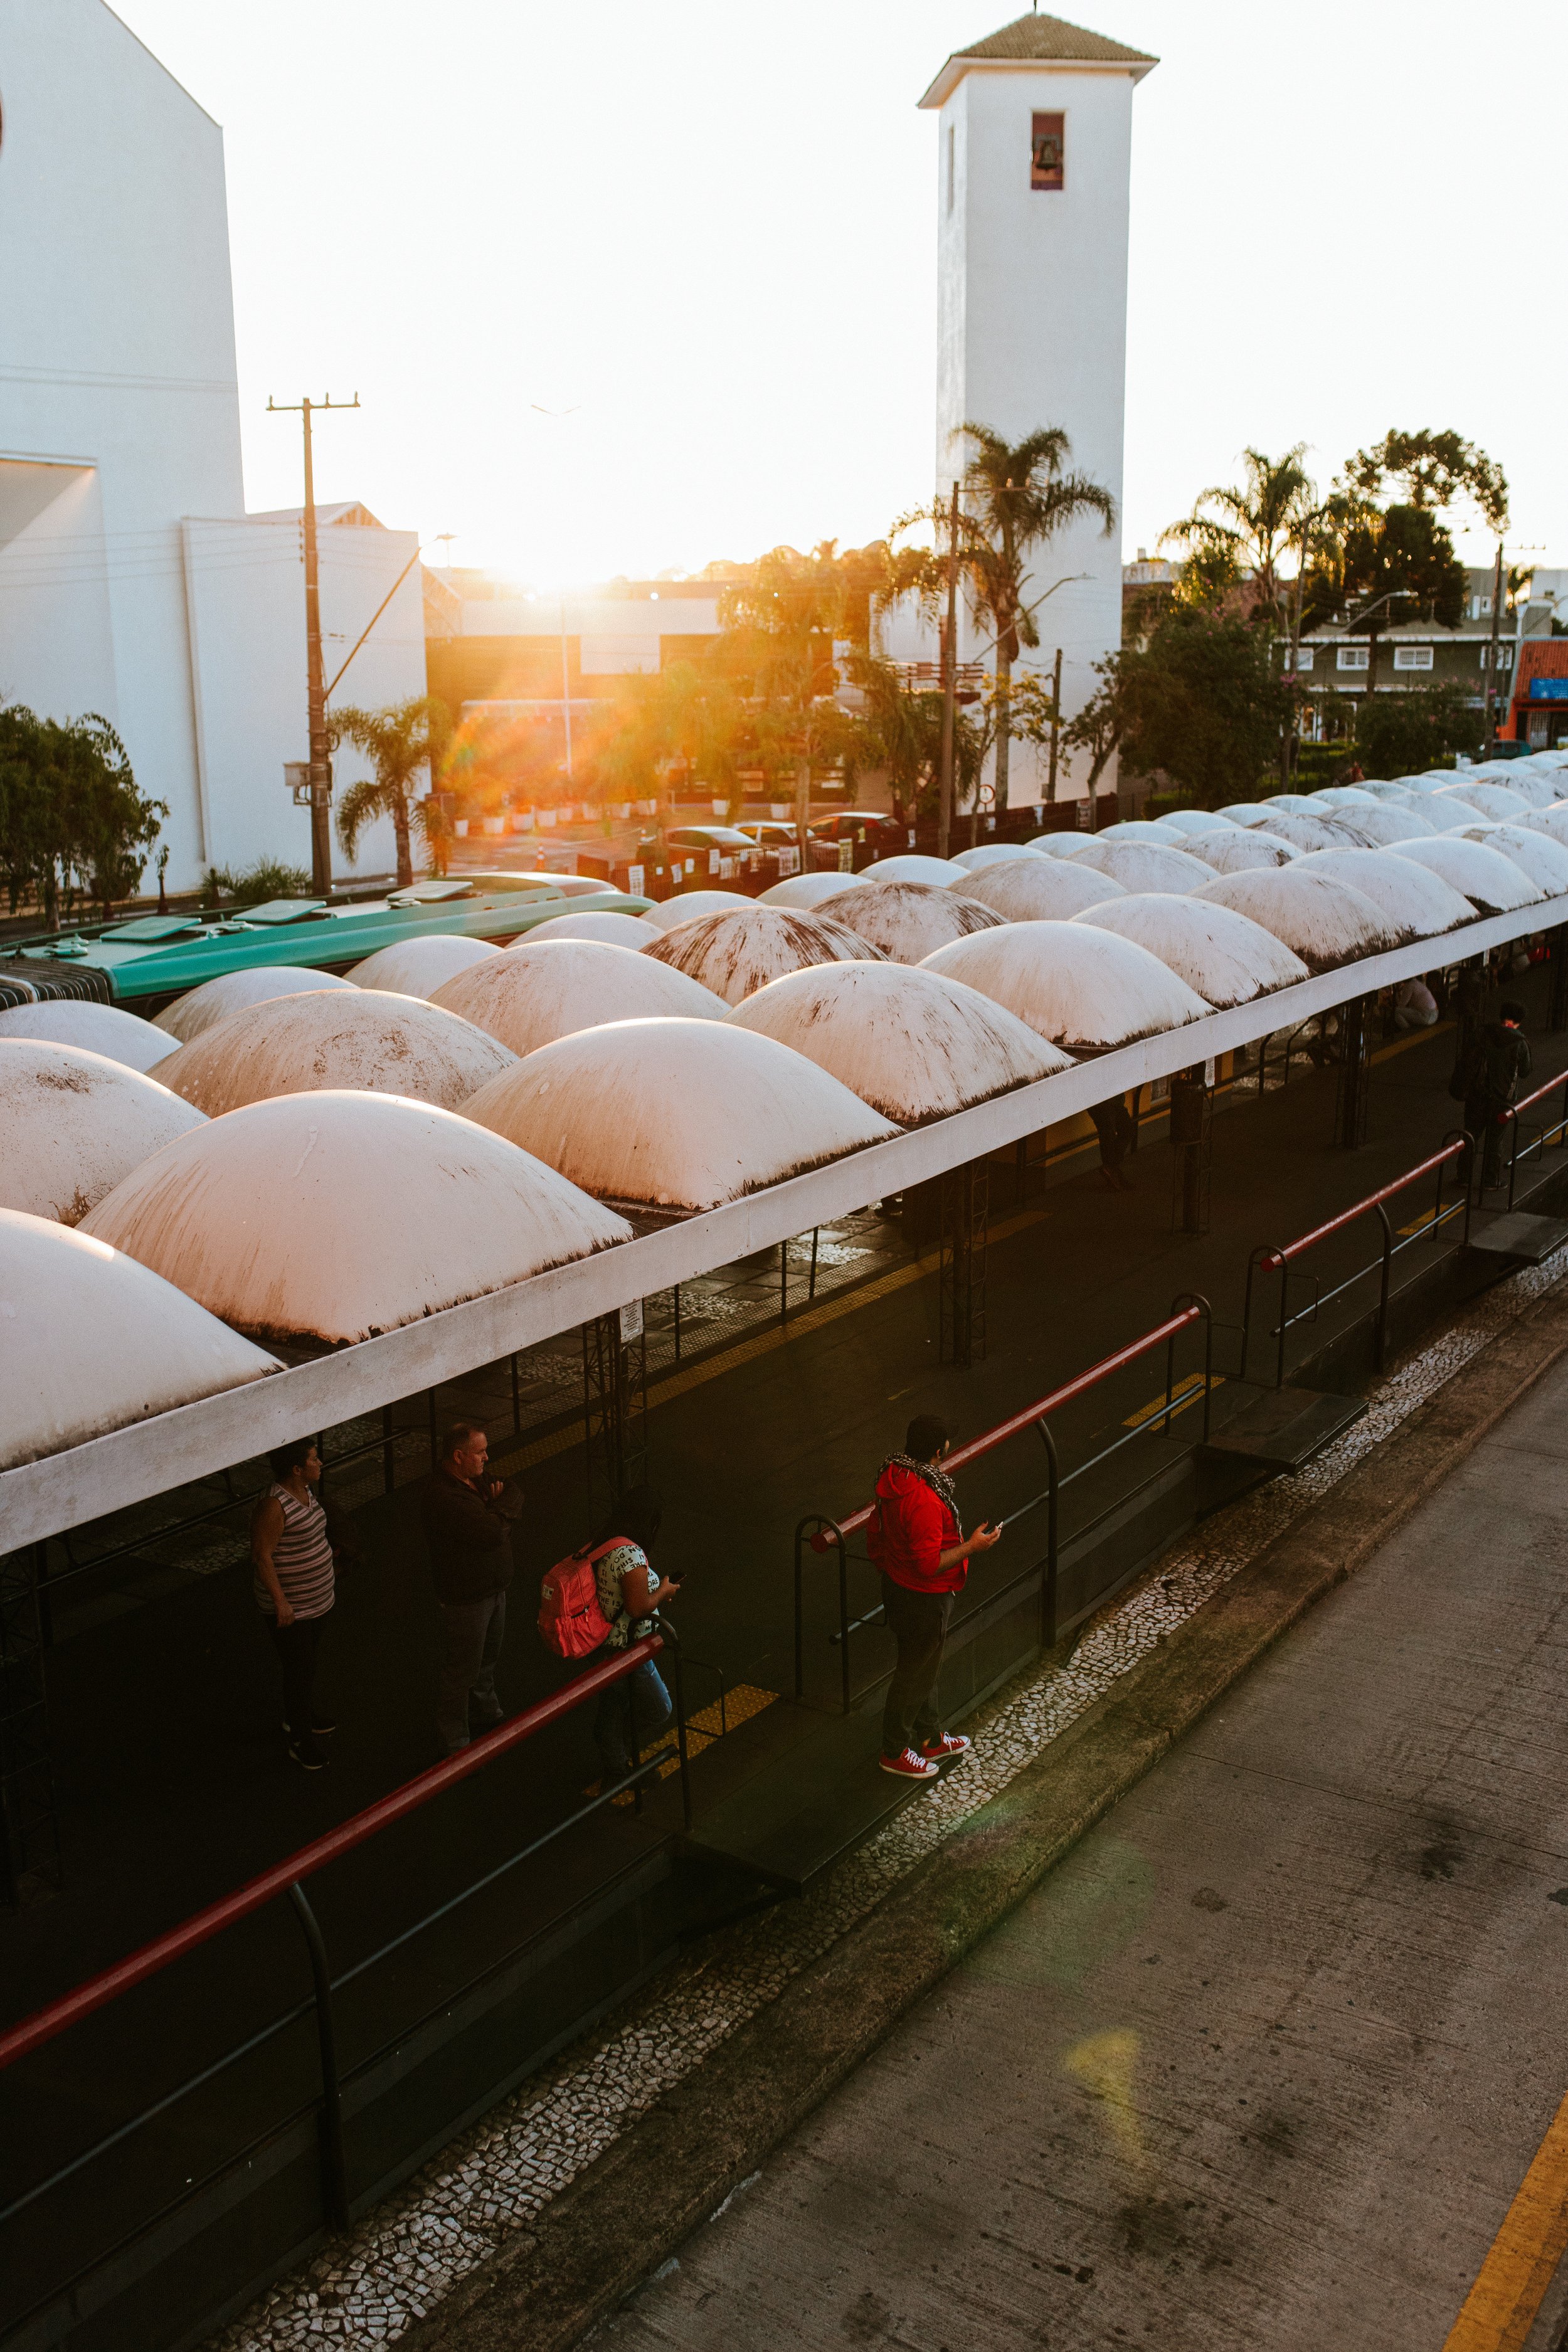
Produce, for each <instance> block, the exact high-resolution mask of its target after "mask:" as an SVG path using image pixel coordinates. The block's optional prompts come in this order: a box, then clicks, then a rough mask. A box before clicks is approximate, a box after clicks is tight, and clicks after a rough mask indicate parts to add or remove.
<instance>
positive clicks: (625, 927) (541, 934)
mask: <svg viewBox="0 0 1568 2352" xmlns="http://www.w3.org/2000/svg"><path fill="white" fill-rule="evenodd" d="M523 937H524V939H526V940H607V941H608V942H609V944H610V946H611V947H613V948H636V949H637V950H641V949H643V948H649V947H651V946H652V945H653V943H654V941H655V940H661V939H663V937H664V930H663V927H662V925H660V924H658V923H650V922H649V920H648V919H647V916H646V915H622V914H618V913H617V912H616V909H615V908H613V907H586V908H584V910H583V912H582V913H581V914H580V915H552V916H550V917H549V919H547V920H546V921H544V922H542V923H534V924H531V926H530V928H529V929H527V930H526V931H525V932H524V933H523Z"/></svg>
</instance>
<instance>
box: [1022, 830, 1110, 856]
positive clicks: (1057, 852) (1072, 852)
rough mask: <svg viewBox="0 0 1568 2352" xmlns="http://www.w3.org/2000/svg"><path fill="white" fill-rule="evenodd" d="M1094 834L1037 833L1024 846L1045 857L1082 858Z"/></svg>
mask: <svg viewBox="0 0 1568 2352" xmlns="http://www.w3.org/2000/svg"><path fill="white" fill-rule="evenodd" d="M1093 839H1094V835H1093V834H1092V833H1068V832H1065V831H1064V832H1058V833H1036V834H1031V835H1030V836H1029V838H1028V840H1027V841H1026V843H1025V844H1024V846H1025V848H1026V849H1037V850H1038V851H1039V852H1040V854H1041V856H1043V857H1067V858H1074V857H1081V856H1083V853H1084V851H1085V850H1086V849H1087V848H1089V845H1090V844H1091V843H1092V841H1093Z"/></svg>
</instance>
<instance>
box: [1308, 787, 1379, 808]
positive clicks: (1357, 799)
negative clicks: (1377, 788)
mask: <svg viewBox="0 0 1568 2352" xmlns="http://www.w3.org/2000/svg"><path fill="white" fill-rule="evenodd" d="M1312 798H1313V799H1314V800H1315V801H1316V802H1317V803H1318V804H1319V806H1320V807H1321V808H1325V809H1336V808H1375V807H1376V806H1377V794H1376V793H1373V792H1369V791H1368V790H1367V788H1366V785H1365V784H1364V782H1363V783H1360V784H1324V785H1322V786H1321V787H1320V789H1319V790H1318V791H1317V792H1315V793H1313V794H1312Z"/></svg>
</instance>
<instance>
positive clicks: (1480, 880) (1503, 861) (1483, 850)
mask: <svg viewBox="0 0 1568 2352" xmlns="http://www.w3.org/2000/svg"><path fill="white" fill-rule="evenodd" d="M1394 854H1395V855H1396V856H1400V857H1411V858H1414V859H1415V863H1416V864H1417V865H1418V866H1426V867H1427V868H1428V869H1429V871H1430V872H1432V873H1434V874H1440V875H1441V876H1442V877H1443V879H1444V881H1445V882H1448V883H1451V884H1452V886H1453V887H1454V888H1455V889H1456V890H1458V892H1459V894H1460V895H1461V897H1463V898H1468V900H1469V902H1470V904H1471V906H1472V907H1473V908H1475V910H1476V912H1477V914H1478V915H1510V914H1511V913H1512V912H1513V910H1514V908H1516V907H1532V906H1534V905H1535V903H1536V901H1537V900H1538V899H1541V898H1545V896H1546V893H1545V891H1544V890H1542V888H1540V887H1539V886H1538V885H1537V884H1536V883H1534V882H1531V881H1529V880H1527V878H1526V877H1525V876H1524V875H1523V874H1522V873H1521V871H1520V869H1519V867H1518V866H1516V865H1515V864H1514V862H1513V860H1512V859H1511V858H1510V857H1505V856H1503V854H1502V852H1501V850H1500V849H1489V848H1488V847H1487V846H1486V845H1485V843H1484V842H1479V841H1465V840H1463V839H1462V838H1461V837H1460V836H1459V835H1457V834H1452V833H1445V834H1440V835H1438V837H1437V839H1436V841H1407V842H1405V843H1404V844H1403V845H1402V846H1401V847H1400V848H1399V850H1398V851H1397V852H1396V853H1394Z"/></svg>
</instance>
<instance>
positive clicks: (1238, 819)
mask: <svg viewBox="0 0 1568 2352" xmlns="http://www.w3.org/2000/svg"><path fill="white" fill-rule="evenodd" d="M1216 814H1218V815H1220V816H1227V817H1228V818H1229V819H1230V821H1231V823H1232V824H1247V825H1252V824H1268V818H1269V814H1270V812H1269V810H1268V809H1267V808H1266V807H1265V806H1264V804H1263V803H1262V802H1261V801H1231V802H1230V803H1228V805H1227V806H1226V807H1225V808H1222V809H1220V810H1218V811H1217V812H1216Z"/></svg>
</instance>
